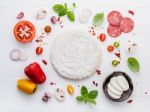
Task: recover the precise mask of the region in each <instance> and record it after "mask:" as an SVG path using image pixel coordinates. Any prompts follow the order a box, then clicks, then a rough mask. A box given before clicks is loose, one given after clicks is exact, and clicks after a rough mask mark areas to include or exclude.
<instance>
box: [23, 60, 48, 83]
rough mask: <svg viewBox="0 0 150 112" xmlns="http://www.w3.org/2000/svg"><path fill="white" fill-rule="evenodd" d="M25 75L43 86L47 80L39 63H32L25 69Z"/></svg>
mask: <svg viewBox="0 0 150 112" xmlns="http://www.w3.org/2000/svg"><path fill="white" fill-rule="evenodd" d="M24 72H25V74H26V75H27V76H28V77H29V78H30V79H31V80H32V81H33V82H35V83H37V84H42V83H43V82H45V80H46V76H45V73H44V72H43V70H42V68H41V67H40V65H39V64H38V63H37V62H34V63H31V64H30V65H28V66H27V67H26V68H25V69H24Z"/></svg>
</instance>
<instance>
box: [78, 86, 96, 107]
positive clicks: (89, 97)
mask: <svg viewBox="0 0 150 112" xmlns="http://www.w3.org/2000/svg"><path fill="white" fill-rule="evenodd" d="M97 96H98V91H97V90H91V91H89V92H88V89H87V88H86V87H85V86H82V87H81V96H77V97H76V100H77V101H81V102H85V104H86V103H87V102H89V103H92V104H94V105H96V101H95V98H96V97H97Z"/></svg>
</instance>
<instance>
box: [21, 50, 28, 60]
mask: <svg viewBox="0 0 150 112" xmlns="http://www.w3.org/2000/svg"><path fill="white" fill-rule="evenodd" d="M19 59H20V60H21V61H26V60H27V59H28V54H27V52H25V51H21V53H20V57H19Z"/></svg>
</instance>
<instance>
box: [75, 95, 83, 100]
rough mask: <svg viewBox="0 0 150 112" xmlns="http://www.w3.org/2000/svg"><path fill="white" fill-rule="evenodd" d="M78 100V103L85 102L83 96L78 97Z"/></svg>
mask: <svg viewBox="0 0 150 112" xmlns="http://www.w3.org/2000/svg"><path fill="white" fill-rule="evenodd" d="M76 100H77V101H84V97H83V96H77V97H76Z"/></svg>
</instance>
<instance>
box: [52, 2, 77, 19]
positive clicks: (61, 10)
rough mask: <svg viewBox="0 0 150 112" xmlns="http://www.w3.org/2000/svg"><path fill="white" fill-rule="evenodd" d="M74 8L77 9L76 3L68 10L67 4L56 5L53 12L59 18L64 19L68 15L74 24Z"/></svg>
mask: <svg viewBox="0 0 150 112" xmlns="http://www.w3.org/2000/svg"><path fill="white" fill-rule="evenodd" d="M74 8H76V4H75V3H73V4H72V8H68V6H67V3H65V4H64V5H62V4H56V5H54V6H53V10H54V11H55V12H56V13H57V14H58V16H60V17H62V16H65V15H67V17H68V19H69V20H70V21H72V22H73V21H75V15H74V12H73V9H74Z"/></svg>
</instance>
